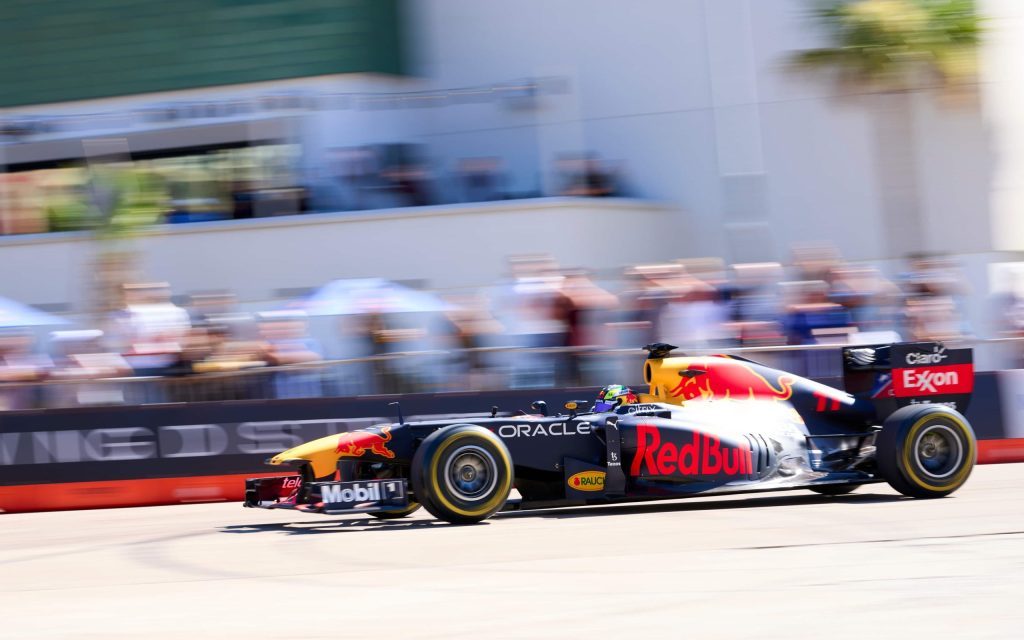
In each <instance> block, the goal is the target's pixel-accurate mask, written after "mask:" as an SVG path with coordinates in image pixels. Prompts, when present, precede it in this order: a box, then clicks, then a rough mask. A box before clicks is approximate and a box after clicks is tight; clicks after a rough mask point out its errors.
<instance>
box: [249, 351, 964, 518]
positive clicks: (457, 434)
mask: <svg viewBox="0 0 1024 640" xmlns="http://www.w3.org/2000/svg"><path fill="white" fill-rule="evenodd" d="M645 349H647V351H648V352H649V355H648V357H647V359H646V361H645V362H644V365H643V375H644V381H645V383H646V384H648V385H649V387H650V388H649V389H648V391H649V392H648V393H646V394H633V393H632V392H631V391H629V390H628V389H626V390H625V391H624V392H622V393H619V394H618V398H619V399H618V401H615V402H613V403H611V404H609V403H607V402H605V400H606V399H607V398H605V397H604V396H602V397H601V400H602V402H601V403H600V404H595V406H594V410H593V411H584V408H583V406H582V403H578V402H570V403H567V404H566V412H565V413H561V414H559V415H547V410H546V407H545V406H544V404H543V403H534V405H533V410H534V413H532V414H526V413H521V414H520V415H503V416H499V415H497V412H496V410H492V412H491V416H490V417H479V418H472V419H462V420H452V419H448V420H438V421H429V422H405V421H404V420H403V419H402V418H401V416H400V415H399V420H398V422H396V423H393V424H386V425H380V426H376V427H371V428H367V429H360V430H357V431H351V432H347V433H341V434H336V435H332V436H327V437H325V438H320V439H317V440H313V441H311V442H308V443H306V444H303V445H300V446H298V447H295V448H292V449H289V450H287V451H284V452H282V453H280V454H278V455H276V456H274V457H273V458H271V459H270V460H268V463H269V464H271V465H289V466H294V467H296V468H297V471H298V472H297V473H296V474H295V475H287V476H278V477H271V478H254V479H250V480H247V481H246V499H245V506H248V507H262V508H289V509H297V510H301V511H309V512H317V513H326V514H340V513H345V514H348V513H368V514H370V515H372V516H375V517H378V518H399V517H402V516H405V515H408V514H410V513H412V512H413V511H415V510H416V509H418V508H419V507H420V506H421V505H422V506H423V507H424V508H426V510H427V511H429V512H430V513H431V514H433V515H434V516H436V517H437V518H440V519H442V520H447V521H449V522H454V523H471V522H479V521H481V520H484V519H485V518H488V517H490V516H491V515H492V514H494V513H496V512H498V511H501V510H511V509H537V508H548V507H564V506H574V505H586V504H606V503H613V502H627V501H643V500H655V499H675V498H683V497H688V496H707V495H717V494H723V493H739V492H745V491H765V490H777V489H810V490H811V491H815V492H818V493H821V494H825V495H840V494H845V493H849V492H851V491H853V490H854V489H855V488H857V487H858V486H860V485H862V484H867V483H871V482H881V481H885V482H888V483H889V484H890V485H891V486H892V487H893V488H895V489H896V490H897V491H899V492H900V493H903V494H905V495H908V496H913V497H917V498H935V497H941V496H945V495H948V494H950V493H952V492H953V491H955V490H956V489H958V488H959V487H960V486H961V485H963V484H964V482H965V481H966V480H967V477H968V476H969V475H970V473H971V469H972V468H973V466H974V462H975V457H976V450H977V446H976V440H975V436H974V432H973V431H972V429H971V427H970V425H969V424H968V422H967V420H966V419H965V418H964V416H963V412H964V411H965V410H966V405H967V402H968V401H969V399H970V394H971V391H972V390H973V380H974V372H973V365H972V355H971V351H970V349H946V348H945V347H944V346H943V345H941V344H938V343H904V344H892V345H881V346H872V347H847V348H844V349H843V350H842V358H843V369H844V386H845V387H846V391H840V390H838V389H835V388H833V387H830V386H827V385H825V384H821V383H818V382H815V381H813V380H809V379H806V378H802V377H799V376H796V375H792V374H789V373H786V372H784V371H780V370H777V369H772V368H769V367H767V366H764V365H761V364H758V363H755V362H752V361H750V360H746V359H744V358H740V357H735V356H728V355H715V356H700V357H674V356H672V355H671V353H670V352H671V351H672V350H673V349H675V347H673V346H672V345H667V344H660V343H659V344H653V345H648V346H647V347H645ZM513 488H515V489H516V491H517V492H518V493H519V496H521V497H520V498H514V499H510V498H509V494H510V492H511V490H512V489H513Z"/></svg>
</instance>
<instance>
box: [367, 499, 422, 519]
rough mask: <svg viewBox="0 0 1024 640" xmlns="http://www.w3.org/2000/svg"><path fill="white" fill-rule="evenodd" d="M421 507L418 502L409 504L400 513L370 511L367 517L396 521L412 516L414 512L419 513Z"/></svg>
mask: <svg viewBox="0 0 1024 640" xmlns="http://www.w3.org/2000/svg"><path fill="white" fill-rule="evenodd" d="M421 506H422V505H420V503H418V502H410V503H409V506H407V507H406V508H404V509H402V510H401V511H371V512H370V513H368V514H367V515H369V516H372V517H374V518H377V519H378V520H397V519H399V518H404V517H405V516H408V515H412V514H413V513H414V512H416V511H419V508H420V507H421Z"/></svg>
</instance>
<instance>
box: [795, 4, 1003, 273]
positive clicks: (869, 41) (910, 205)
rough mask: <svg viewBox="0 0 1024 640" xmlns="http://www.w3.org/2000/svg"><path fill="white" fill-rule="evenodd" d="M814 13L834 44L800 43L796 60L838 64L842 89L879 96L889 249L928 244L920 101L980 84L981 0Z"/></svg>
mask: <svg viewBox="0 0 1024 640" xmlns="http://www.w3.org/2000/svg"><path fill="white" fill-rule="evenodd" d="M815 14H816V16H817V18H818V19H819V20H820V22H821V23H822V24H823V25H824V27H825V28H826V29H827V30H828V33H829V36H830V40H831V46H829V47H826V48H820V49H811V50H806V51H801V52H800V53H798V54H797V55H796V56H795V57H794V60H793V62H795V63H796V64H797V65H798V67H800V68H804V69H810V70H827V71H830V72H832V73H833V74H834V77H835V78H836V79H837V80H838V82H839V84H840V86H841V89H842V91H841V93H842V94H844V95H846V96H851V95H853V96H858V97H862V98H863V99H865V100H867V101H869V102H871V103H872V106H873V107H874V115H875V130H876V137H877V149H878V157H877V159H876V166H877V168H878V170H879V174H878V179H879V186H880V189H881V193H882V211H883V214H884V215H885V219H886V227H887V229H886V235H887V236H888V237H887V239H886V240H887V242H888V243H889V254H890V257H897V256H899V255H902V254H905V253H909V252H916V251H920V250H922V249H925V247H922V246H920V243H921V238H922V236H923V234H922V233H921V230H922V220H921V205H920V198H919V194H918V185H917V183H916V180H917V178H916V173H917V172H916V167H915V159H914V152H915V139H914V135H915V131H914V121H913V108H912V107H913V101H914V99H915V98H914V96H915V95H920V94H922V93H924V92H931V93H938V94H940V95H941V96H945V97H949V96H954V95H963V94H964V93H970V92H971V91H973V89H974V84H973V80H974V78H975V77H976V72H977V49H978V45H979V44H980V42H981V36H982V33H983V28H982V19H981V18H980V17H979V16H978V14H977V12H976V10H975V6H974V0H846V1H839V0H832V1H831V2H828V3H827V4H823V5H819V7H818V9H817V10H816V11H815Z"/></svg>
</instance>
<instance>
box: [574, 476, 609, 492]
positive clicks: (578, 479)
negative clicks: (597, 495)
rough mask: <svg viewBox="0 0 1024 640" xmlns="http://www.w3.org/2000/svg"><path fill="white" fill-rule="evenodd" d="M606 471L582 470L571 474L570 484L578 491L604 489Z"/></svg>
mask: <svg viewBox="0 0 1024 640" xmlns="http://www.w3.org/2000/svg"><path fill="white" fill-rule="evenodd" d="M604 476H605V473H604V471H580V472H579V473H574V474H573V475H571V476H569V486H570V487H571V488H573V489H575V490H577V491H604Z"/></svg>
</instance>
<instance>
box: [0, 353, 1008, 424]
mask: <svg viewBox="0 0 1024 640" xmlns="http://www.w3.org/2000/svg"><path fill="white" fill-rule="evenodd" d="M1003 343H1016V344H1018V345H1021V346H1024V339H1021V338H1002V339H994V340H984V341H982V340H975V341H969V342H963V343H960V344H959V345H958V346H961V345H962V346H967V345H970V346H980V345H1001V344H1003ZM842 346H844V345H797V346H790V345H783V346H762V347H739V348H722V349H701V350H685V353H687V354H689V355H701V354H710V353H730V354H734V355H742V356H744V357H748V358H751V359H753V360H757V361H759V362H762V363H764V364H766V365H768V366H771V367H775V368H778V369H783V370H786V371H790V372H792V373H795V374H797V375H802V376H806V377H811V378H819V379H820V378H835V377H839V376H841V375H842V362H841V358H840V354H839V351H840V349H841V348H842ZM643 358H644V355H643V352H641V351H640V350H639V349H605V348H598V347H573V348H559V347H553V348H552V347H545V348H521V347H489V348H475V349H462V350H452V351H412V352H399V353H389V354H384V355H376V356H369V357H363V358H348V359H343V360H326V361H321V362H316V363H310V364H303V365H290V366H278V367H258V368H251V369H243V370H237V371H222V372H210V373H192V374H187V375H180V376H168V377H139V376H135V377H121V378H101V379H90V380H82V379H75V380H59V379H50V380H42V381H33V382H6V383H0V410H22V409H42V408H66V407H81V406H98V405H142V404H160V403H191V402H203V401H225V400H263V399H291V398H316V397H350V396H361V395H371V394H401V393H425V392H445V391H495V390H508V389H544V388H553V387H572V386H593V387H600V386H603V385H605V384H609V383H624V384H630V385H636V386H638V387H641V388H642V387H643V386H644V385H642V384H641V383H640V371H641V369H640V367H641V363H642V361H643Z"/></svg>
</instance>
